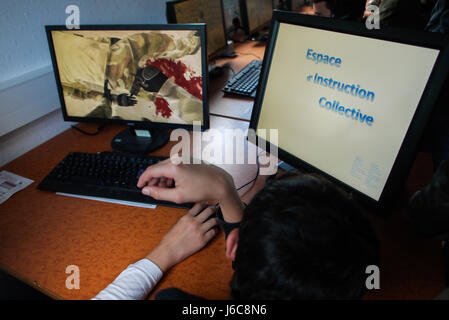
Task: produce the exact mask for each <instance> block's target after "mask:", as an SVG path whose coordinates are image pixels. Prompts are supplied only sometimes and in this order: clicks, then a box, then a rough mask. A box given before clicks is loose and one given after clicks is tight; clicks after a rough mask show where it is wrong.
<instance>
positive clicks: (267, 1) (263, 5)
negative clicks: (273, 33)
mask: <svg viewBox="0 0 449 320" xmlns="http://www.w3.org/2000/svg"><path fill="white" fill-rule="evenodd" d="M240 3H241V9H242V19H243V24H244V26H245V28H246V32H247V33H248V34H249V35H250V36H251V35H254V34H255V33H257V32H259V31H260V30H261V29H263V28H265V27H268V26H269V25H270V21H271V16H272V14H273V0H241V1H240Z"/></svg>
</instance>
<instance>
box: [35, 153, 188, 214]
mask: <svg viewBox="0 0 449 320" xmlns="http://www.w3.org/2000/svg"><path fill="white" fill-rule="evenodd" d="M165 159H167V158H166V157H155V156H134V155H127V154H121V153H115V152H102V153H80V152H71V153H69V154H68V155H67V156H66V157H65V158H64V159H63V160H62V161H61V162H60V163H59V164H58V165H57V166H56V168H54V169H53V170H52V171H51V172H50V173H49V174H48V175H47V176H46V177H45V179H44V180H43V181H42V182H41V183H40V184H39V185H38V187H37V188H38V189H40V190H47V191H54V192H63V193H69V194H76V195H84V196H92V197H101V198H110V199H116V200H125V201H131V202H140V203H148V204H156V205H166V206H171V207H178V208H191V207H192V206H193V204H192V203H185V204H176V203H173V202H168V201H159V200H155V199H153V198H151V197H149V196H146V195H143V194H142V192H141V189H139V188H137V181H138V179H139V177H140V175H141V174H142V173H143V172H144V171H145V169H146V168H147V167H148V166H151V165H153V164H156V163H158V162H160V161H163V160H165Z"/></svg>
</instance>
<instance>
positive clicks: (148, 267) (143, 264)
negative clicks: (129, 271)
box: [132, 258, 164, 282]
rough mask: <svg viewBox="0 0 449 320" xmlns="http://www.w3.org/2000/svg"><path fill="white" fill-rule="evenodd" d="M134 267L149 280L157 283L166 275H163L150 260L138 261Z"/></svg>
mask: <svg viewBox="0 0 449 320" xmlns="http://www.w3.org/2000/svg"><path fill="white" fill-rule="evenodd" d="M132 266H133V267H135V268H137V269H139V270H140V271H142V272H143V273H145V275H146V276H147V277H148V278H151V279H154V280H155V281H156V282H157V281H159V280H160V279H161V278H162V276H163V275H164V274H163V273H162V270H161V269H160V268H159V267H158V266H157V265H156V264H155V263H154V262H153V261H151V260H148V259H146V258H145V259H142V260H139V261H137V262H136V263H134V264H132Z"/></svg>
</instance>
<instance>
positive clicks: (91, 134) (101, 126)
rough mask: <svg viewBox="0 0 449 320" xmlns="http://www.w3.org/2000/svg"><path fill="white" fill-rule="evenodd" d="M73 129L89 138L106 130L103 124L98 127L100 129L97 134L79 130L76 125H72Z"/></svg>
mask: <svg viewBox="0 0 449 320" xmlns="http://www.w3.org/2000/svg"><path fill="white" fill-rule="evenodd" d="M71 127H72V128H73V129H75V130H78V131H79V132H81V133H83V134H86V135H88V136H96V135H97V134H99V133H100V132H101V131H102V130H103V129H104V126H103V125H101V124H99V125H98V129H97V131H96V132H87V131H84V130H83V129H80V128H78V127H77V126H74V125H71Z"/></svg>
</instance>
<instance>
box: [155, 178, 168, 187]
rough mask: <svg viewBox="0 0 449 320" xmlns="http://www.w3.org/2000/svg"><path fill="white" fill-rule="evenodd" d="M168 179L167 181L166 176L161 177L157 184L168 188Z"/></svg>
mask: <svg viewBox="0 0 449 320" xmlns="http://www.w3.org/2000/svg"><path fill="white" fill-rule="evenodd" d="M166 181H167V179H166V178H160V179H159V182H158V183H157V186H158V187H161V188H166V187H167V185H166Z"/></svg>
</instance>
